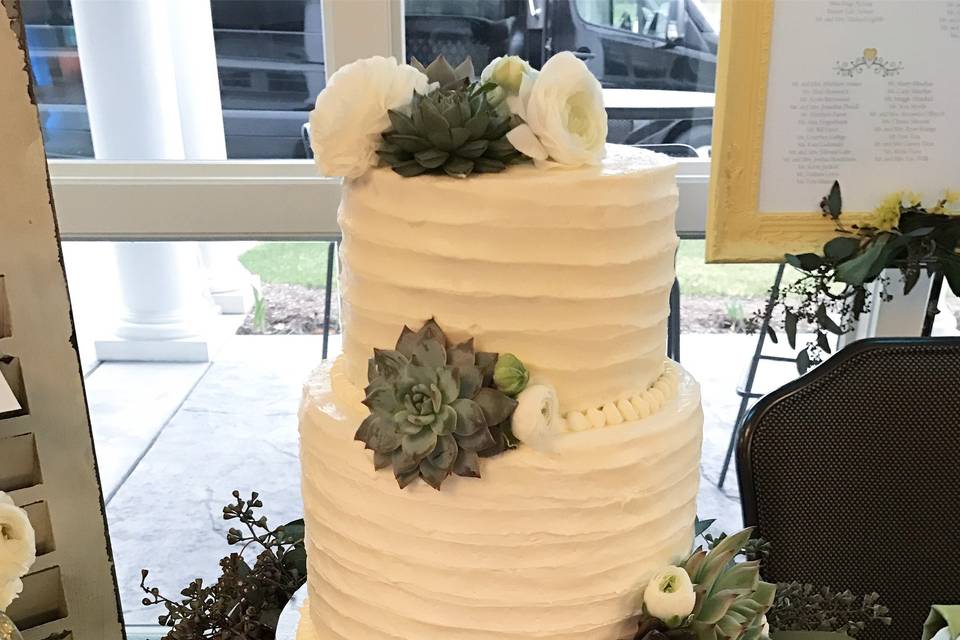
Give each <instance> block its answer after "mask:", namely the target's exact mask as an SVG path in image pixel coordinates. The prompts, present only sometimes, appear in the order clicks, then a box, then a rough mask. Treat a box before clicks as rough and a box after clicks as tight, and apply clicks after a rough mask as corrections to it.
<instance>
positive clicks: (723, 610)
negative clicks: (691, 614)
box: [696, 593, 737, 624]
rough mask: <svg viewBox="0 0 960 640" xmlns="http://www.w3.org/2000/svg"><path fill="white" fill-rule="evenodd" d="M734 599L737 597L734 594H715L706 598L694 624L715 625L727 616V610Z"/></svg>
mask: <svg viewBox="0 0 960 640" xmlns="http://www.w3.org/2000/svg"><path fill="white" fill-rule="evenodd" d="M736 599H737V595H736V594H735V593H729V594H717V595H715V596H711V597H708V598H707V599H706V600H704V601H703V607H701V609H700V612H699V613H697V618H696V622H697V623H702V624H717V623H718V622H719V621H720V620H721V619H722V618H723V616H725V615H726V614H727V610H728V609H729V608H730V605H732V604H733V601H734V600H736Z"/></svg>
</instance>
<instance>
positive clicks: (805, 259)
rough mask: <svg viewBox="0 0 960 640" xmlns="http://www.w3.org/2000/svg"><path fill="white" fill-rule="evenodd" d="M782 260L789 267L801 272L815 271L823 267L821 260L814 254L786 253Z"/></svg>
mask: <svg viewBox="0 0 960 640" xmlns="http://www.w3.org/2000/svg"><path fill="white" fill-rule="evenodd" d="M784 258H785V260H786V261H787V263H788V264H789V265H791V266H792V267H796V268H797V269H800V270H802V271H816V270H817V269H818V268H820V266H821V265H823V258H821V257H820V256H818V255H817V254H815V253H801V254H799V255H793V254H791V253H788V254H787V255H786V256H784Z"/></svg>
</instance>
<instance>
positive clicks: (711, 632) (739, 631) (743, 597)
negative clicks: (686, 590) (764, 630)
mask: <svg viewBox="0 0 960 640" xmlns="http://www.w3.org/2000/svg"><path fill="white" fill-rule="evenodd" d="M752 533H753V529H752V528H749V529H744V530H743V531H741V532H740V533H737V534H734V535H732V536H728V537H726V538H724V539H723V540H721V541H720V542H719V543H718V544H717V545H716V546H715V547H713V548H712V549H711V550H710V551H704V550H703V549H697V550H696V551H695V552H694V553H693V554H691V555H690V557H689V558H687V560H686V562H684V563H683V565H682V566H683V568H684V569H686V571H687V575H689V576H690V580H691V581H692V582H693V584H694V585H695V586H694V591H695V592H696V594H697V604H696V606H695V607H694V609H693V613H692V614H691V615H692V618H691V620H690V630H691V631H693V632H694V637H695V638H696V639H697V640H708V639H709V640H759V638H760V637H761V627H762V626H763V616H764V614H765V613H766V612H767V610H768V609H770V607H771V606H773V600H774V596H775V595H776V592H777V587H776V585H773V584H770V583H768V582H762V581H761V580H760V562H759V561H758V560H751V561H748V562H740V563H734V561H733V560H734V558H735V557H736V556H738V555H739V554H740V553H741V552H742V551H743V549H744V547H745V546H746V544H747V542H748V541H749V540H750V536H751V534H752Z"/></svg>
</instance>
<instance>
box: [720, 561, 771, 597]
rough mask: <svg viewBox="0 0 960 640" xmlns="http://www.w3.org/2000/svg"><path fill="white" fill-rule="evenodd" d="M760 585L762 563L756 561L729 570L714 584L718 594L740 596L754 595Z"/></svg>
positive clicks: (734, 566)
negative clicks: (731, 593) (725, 593)
mask: <svg viewBox="0 0 960 640" xmlns="http://www.w3.org/2000/svg"><path fill="white" fill-rule="evenodd" d="M759 583H760V563H759V562H758V561H756V560H753V561H750V562H741V563H739V564H735V565H733V566H732V567H730V568H729V569H727V570H726V571H725V572H724V573H723V574H722V575H721V576H720V577H719V578H718V579H717V581H716V583H714V586H713V589H714V591H716V592H718V593H719V592H723V591H727V592H733V593H736V594H737V595H738V596H743V595H747V594H749V593H752V592H753V590H754V589H756V588H757V585H758V584H759Z"/></svg>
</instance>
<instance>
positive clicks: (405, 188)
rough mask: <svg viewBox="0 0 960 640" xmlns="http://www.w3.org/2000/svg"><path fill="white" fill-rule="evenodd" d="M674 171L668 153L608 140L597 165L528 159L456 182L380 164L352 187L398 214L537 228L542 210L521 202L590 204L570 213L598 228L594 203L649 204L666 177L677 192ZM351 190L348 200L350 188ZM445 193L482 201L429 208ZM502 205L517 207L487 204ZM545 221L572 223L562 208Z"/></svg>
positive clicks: (636, 215)
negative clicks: (526, 209) (526, 210)
mask: <svg viewBox="0 0 960 640" xmlns="http://www.w3.org/2000/svg"><path fill="white" fill-rule="evenodd" d="M675 171H676V163H675V162H674V161H673V160H672V159H671V158H669V157H668V156H665V155H663V154H659V153H654V152H652V151H649V150H646V149H639V148H636V147H630V146H624V145H618V144H607V145H605V147H604V155H603V156H602V158H601V159H600V160H599V164H597V165H584V166H580V167H552V168H538V167H537V166H536V165H534V164H532V163H527V164H522V165H517V166H513V167H511V168H510V169H509V170H508V171H503V172H500V173H485V174H480V175H475V176H471V177H470V178H469V179H467V180H452V179H450V177H449V176H446V175H423V176H420V177H418V178H417V179H415V180H411V179H407V178H404V177H402V176H400V175H399V174H397V173H396V172H394V171H391V170H390V169H389V168H387V167H381V168H377V169H373V170H371V171H368V172H366V173H365V174H364V175H363V176H361V177H360V178H357V179H355V180H353V182H355V183H356V184H355V185H353V186H354V187H356V188H361V189H362V190H363V192H364V193H365V196H367V197H369V196H375V195H376V194H382V195H385V196H388V197H390V198H391V199H393V202H394V203H395V204H396V205H397V206H396V207H395V208H393V209H392V210H391V212H390V213H391V215H396V216H397V217H405V218H406V217H409V216H422V217H423V218H424V219H427V218H430V217H432V216H440V217H446V218H456V219H457V220H456V222H457V223H458V224H465V223H468V222H471V221H479V220H480V219H486V220H492V219H497V218H504V219H506V220H505V224H507V225H508V226H538V225H537V221H536V215H537V214H538V213H541V212H542V209H537V210H535V211H534V210H531V211H530V216H529V217H528V216H524V215H521V214H522V213H523V211H522V208H520V207H519V206H518V205H519V204H520V203H523V202H532V203H536V204H537V205H538V207H543V206H544V205H550V206H557V207H561V208H563V207H567V206H569V207H571V208H572V207H573V206H576V205H579V206H581V207H582V206H584V205H587V206H589V207H591V209H590V210H587V209H581V210H580V212H579V213H580V215H575V214H576V212H575V211H572V210H571V211H570V212H569V213H571V214H574V217H576V218H581V220H580V221H579V222H578V223H577V224H586V225H587V226H593V225H592V224H591V223H590V221H589V220H586V221H585V220H583V219H582V218H584V217H588V216H590V215H591V213H590V211H592V210H594V209H592V208H594V207H599V206H604V205H619V206H629V205H636V204H638V203H639V201H648V200H649V198H650V196H654V195H657V194H658V193H659V192H660V191H662V186H663V185H664V181H667V182H666V184H667V188H668V190H672V185H673V178H674V174H675ZM346 191H347V194H348V197H349V193H350V191H352V190H346ZM408 198H415V199H416V201H415V202H412V203H410V204H413V205H414V206H413V210H412V211H407V210H404V209H403V208H402V207H403V205H404V204H405V203H407V199H408ZM447 198H454V199H455V200H456V202H457V203H458V204H465V205H469V204H470V203H475V204H476V206H475V207H465V208H457V207H450V206H429V205H431V204H437V205H439V204H441V203H442V202H443V201H444V199H447ZM448 202H449V201H448ZM496 202H501V203H502V202H509V203H510V205H511V206H509V207H501V208H496V207H491V206H484V205H491V204H493V203H496ZM418 205H419V206H418ZM624 213H625V214H626V215H625V216H624V217H623V220H622V223H623V225H633V224H637V223H638V222H640V221H641V220H642V218H643V213H644V212H642V211H640V210H634V211H632V212H624ZM631 218H632V220H631ZM542 222H544V223H545V224H548V225H561V226H562V225H565V224H567V222H565V221H564V219H563V216H562V215H560V214H559V213H558V214H557V215H555V216H551V217H550V218H549V219H546V220H543V221H542ZM571 222H572V221H571ZM593 224H595V225H597V226H599V225H603V226H607V225H610V224H613V226H623V225H618V224H616V223H615V221H613V220H611V219H609V218H607V219H604V220H595V221H594V223H593Z"/></svg>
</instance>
